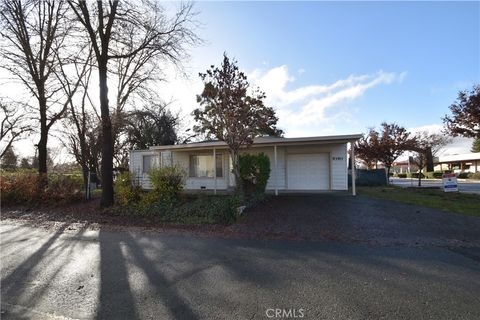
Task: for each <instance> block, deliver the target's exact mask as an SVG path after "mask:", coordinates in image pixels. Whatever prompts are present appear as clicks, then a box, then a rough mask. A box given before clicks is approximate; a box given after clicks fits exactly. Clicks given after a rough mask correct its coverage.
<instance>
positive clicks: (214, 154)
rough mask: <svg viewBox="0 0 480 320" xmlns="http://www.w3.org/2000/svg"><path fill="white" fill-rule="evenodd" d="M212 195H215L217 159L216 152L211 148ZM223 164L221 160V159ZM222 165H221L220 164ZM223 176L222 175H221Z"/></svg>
mask: <svg viewBox="0 0 480 320" xmlns="http://www.w3.org/2000/svg"><path fill="white" fill-rule="evenodd" d="M212 162H213V194H217V157H216V150H215V148H213V161H212ZM222 162H223V158H222ZM222 165H223V164H222ZM222 176H223V174H222Z"/></svg>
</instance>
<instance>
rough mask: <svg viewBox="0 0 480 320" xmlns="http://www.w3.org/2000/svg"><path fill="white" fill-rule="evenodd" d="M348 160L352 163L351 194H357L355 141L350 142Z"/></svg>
mask: <svg viewBox="0 0 480 320" xmlns="http://www.w3.org/2000/svg"><path fill="white" fill-rule="evenodd" d="M350 152H351V154H350V161H351V165H352V196H356V195H357V191H356V190H355V178H356V177H355V143H353V142H351V143H350Z"/></svg>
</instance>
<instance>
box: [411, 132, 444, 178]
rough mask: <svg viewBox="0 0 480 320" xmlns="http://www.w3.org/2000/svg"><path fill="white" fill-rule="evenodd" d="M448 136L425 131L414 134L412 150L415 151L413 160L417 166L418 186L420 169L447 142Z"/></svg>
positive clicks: (420, 176)
mask: <svg viewBox="0 0 480 320" xmlns="http://www.w3.org/2000/svg"><path fill="white" fill-rule="evenodd" d="M449 142H450V138H448V137H446V136H445V135H443V134H435V133H434V134H430V133H428V132H426V131H424V132H420V133H417V134H416V135H415V144H414V145H413V146H412V151H414V152H415V156H414V157H413V162H414V163H415V164H416V165H417V166H418V170H419V171H418V186H419V187H420V186H421V185H422V170H423V168H424V167H425V166H426V165H427V163H428V161H429V160H430V158H431V157H435V156H436V155H437V154H438V152H439V151H440V150H441V149H442V148H443V147H444V146H445V145H447V144H448V143H449Z"/></svg>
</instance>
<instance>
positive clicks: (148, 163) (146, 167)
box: [142, 156, 153, 173]
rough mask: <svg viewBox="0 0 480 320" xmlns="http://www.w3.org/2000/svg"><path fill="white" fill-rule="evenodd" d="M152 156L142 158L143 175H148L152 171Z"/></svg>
mask: <svg viewBox="0 0 480 320" xmlns="http://www.w3.org/2000/svg"><path fill="white" fill-rule="evenodd" d="M152 161H153V156H143V169H142V172H143V173H149V172H150V170H152Z"/></svg>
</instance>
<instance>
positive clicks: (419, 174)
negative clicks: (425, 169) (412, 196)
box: [418, 169, 422, 187]
mask: <svg viewBox="0 0 480 320" xmlns="http://www.w3.org/2000/svg"><path fill="white" fill-rule="evenodd" d="M418 186H419V187H421V186H422V169H420V170H418Z"/></svg>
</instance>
